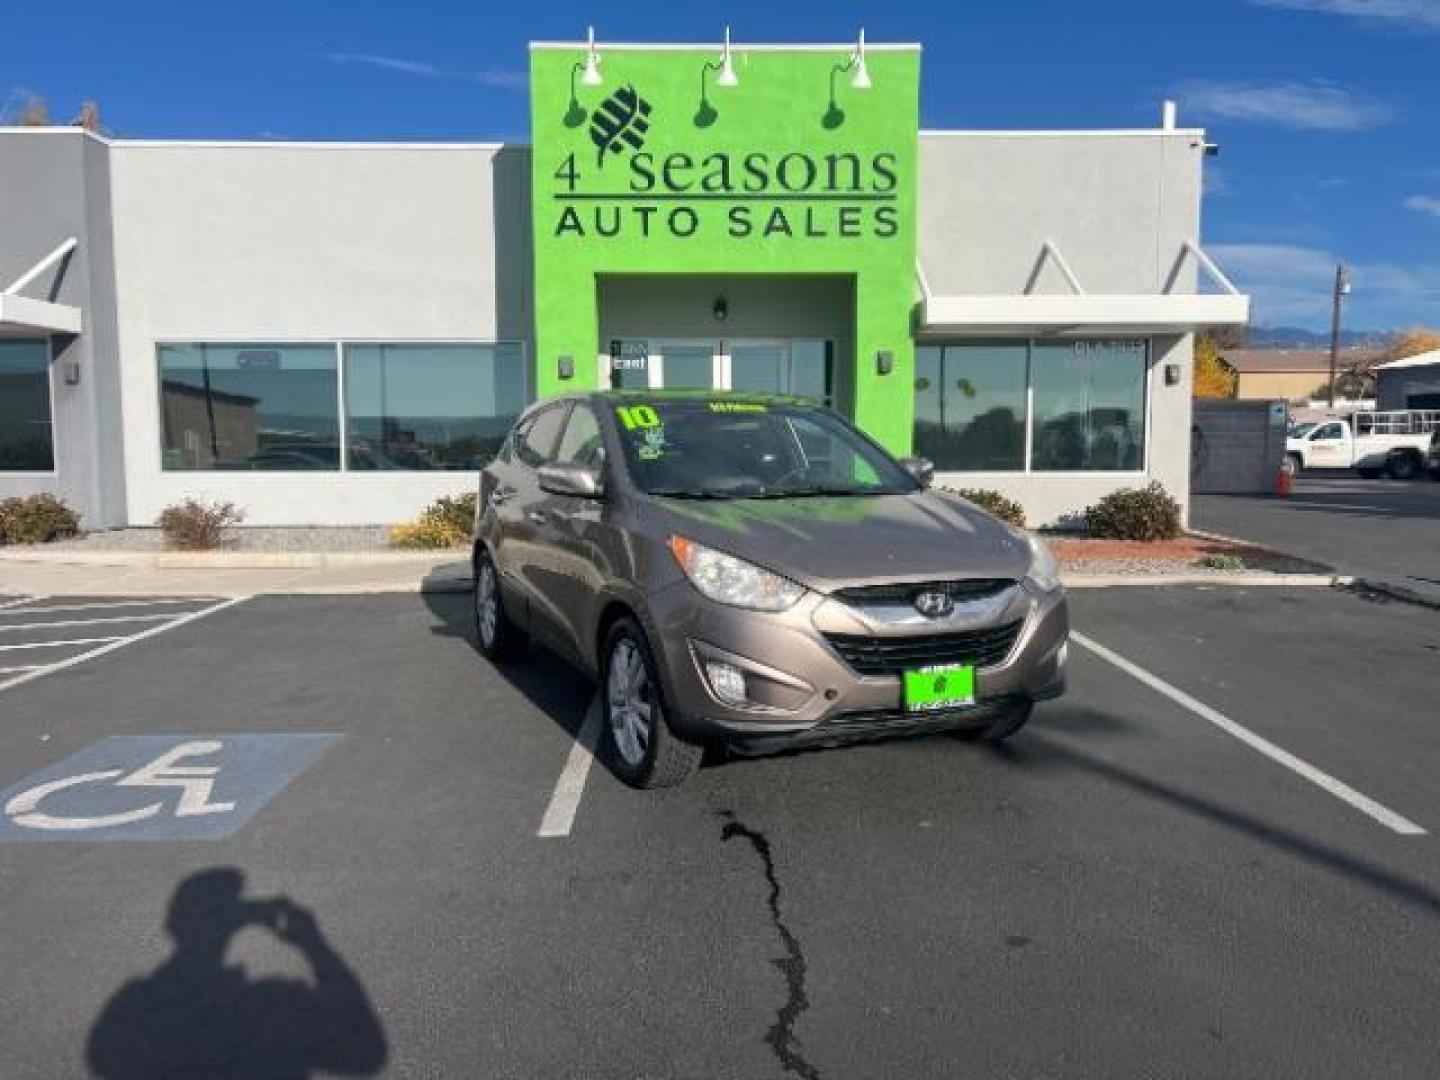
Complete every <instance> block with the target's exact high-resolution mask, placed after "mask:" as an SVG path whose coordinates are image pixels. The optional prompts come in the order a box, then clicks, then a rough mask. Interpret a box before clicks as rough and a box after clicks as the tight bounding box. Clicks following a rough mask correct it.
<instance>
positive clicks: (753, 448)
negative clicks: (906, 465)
mask: <svg viewBox="0 0 1440 1080" xmlns="http://www.w3.org/2000/svg"><path fill="white" fill-rule="evenodd" d="M615 419H616V424H617V427H618V429H619V432H620V442H621V445H622V446H623V447H624V450H625V464H626V465H627V466H628V468H629V470H630V475H631V477H632V478H633V479H634V481H635V483H636V484H637V485H638V486H639V487H640V488H641V490H643V491H645V492H648V493H649V494H651V495H664V496H671V497H674V498H691V499H757V498H760V499H763V498H788V497H799V496H819V495H888V494H897V493H903V492H909V491H915V490H917V489H918V488H919V484H918V483H917V482H916V481H915V479H914V478H913V477H911V475H910V474H909V473H908V472H906V471H905V470H904V469H903V468H901V467H900V465H899V464H898V463H896V461H895V459H894V458H892V457H890V456H889V455H888V454H886V453H885V452H884V451H883V450H880V449H879V448H878V447H876V446H875V445H874V444H873V443H871V442H870V441H869V440H868V439H866V438H865V437H863V436H862V435H860V434H859V433H858V432H856V431H855V430H854V429H853V428H851V427H850V426H849V425H848V424H846V423H844V422H843V421H842V420H840V419H839V418H838V417H836V416H834V415H833V414H831V413H828V412H823V411H821V410H818V409H813V408H806V407H804V406H802V405H787V404H778V403H771V402H757V401H743V400H736V399H731V398H694V399H688V398H687V399H680V400H665V399H656V400H646V399H644V398H636V399H635V400H634V402H633V403H630V402H627V403H625V404H617V405H616V406H615Z"/></svg>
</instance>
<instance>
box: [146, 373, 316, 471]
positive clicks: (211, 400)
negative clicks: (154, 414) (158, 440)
mask: <svg viewBox="0 0 1440 1080" xmlns="http://www.w3.org/2000/svg"><path fill="white" fill-rule="evenodd" d="M159 357H160V410H161V430H162V444H163V462H164V467H165V468H166V469H167V470H192V469H198V470H222V469H240V470H252V469H259V470H277V471H278V470H301V471H315V470H331V469H338V468H339V467H340V445H339V443H340V417H339V412H340V410H339V404H338V402H337V400H336V397H337V395H336V362H335V347H334V346H333V345H208V344H207V345H162V346H160V348H159Z"/></svg>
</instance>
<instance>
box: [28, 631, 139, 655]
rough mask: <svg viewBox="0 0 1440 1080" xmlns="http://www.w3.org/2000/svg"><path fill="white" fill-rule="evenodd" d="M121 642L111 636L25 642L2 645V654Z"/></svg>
mask: <svg viewBox="0 0 1440 1080" xmlns="http://www.w3.org/2000/svg"><path fill="white" fill-rule="evenodd" d="M120 640H121V639H120V638H118V637H115V636H114V635H111V636H110V637H82V638H70V639H69V640H68V641H24V642H21V643H20V644H18V645H0V652H11V651H13V650H15V649H54V648H58V647H59V646H61V645H102V644H104V643H105V642H107V641H120Z"/></svg>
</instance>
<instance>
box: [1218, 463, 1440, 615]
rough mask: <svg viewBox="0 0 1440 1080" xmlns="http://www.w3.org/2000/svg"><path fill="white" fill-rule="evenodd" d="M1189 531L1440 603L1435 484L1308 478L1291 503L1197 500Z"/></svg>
mask: <svg viewBox="0 0 1440 1080" xmlns="http://www.w3.org/2000/svg"><path fill="white" fill-rule="evenodd" d="M1190 518H1191V523H1192V524H1193V525H1194V526H1195V527H1196V528H1200V529H1207V530H1210V531H1212V532H1217V533H1222V534H1224V535H1226V536H1236V537H1240V538H1242V539H1245V540H1253V541H1256V542H1258V543H1261V544H1265V545H1268V546H1270V547H1273V548H1276V549H1278V550H1281V551H1287V552H1290V553H1291V554H1294V555H1300V556H1302V557H1304V558H1306V559H1311V560H1314V561H1315V562H1319V563H1323V564H1325V565H1327V566H1331V567H1334V568H1335V569H1337V570H1339V571H1340V572H1341V573H1344V574H1352V575H1356V576H1359V577H1370V578H1374V579H1378V580H1381V581H1390V582H1394V583H1396V584H1399V585H1401V586H1407V585H1408V586H1410V587H1413V588H1415V589H1417V590H1418V591H1420V592H1421V593H1422V594H1424V595H1432V596H1434V597H1435V598H1436V600H1437V601H1440V484H1437V483H1435V482H1433V481H1431V480H1412V481H1399V480H1364V479H1361V478H1360V477H1358V476H1354V475H1352V474H1350V473H1347V472H1343V471H1340V470H1334V471H1333V474H1331V473H1326V472H1319V471H1317V472H1312V473H1307V474H1305V475H1303V476H1301V477H1300V478H1299V479H1298V480H1297V481H1296V483H1295V491H1294V494H1292V495H1290V496H1289V497H1288V498H1276V497H1275V496H1272V495H1196V496H1194V497H1193V498H1192V501H1191V509H1190Z"/></svg>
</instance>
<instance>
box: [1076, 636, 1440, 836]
mask: <svg viewBox="0 0 1440 1080" xmlns="http://www.w3.org/2000/svg"><path fill="white" fill-rule="evenodd" d="M1070 640H1071V641H1073V642H1075V644H1077V645H1079V646H1081V647H1082V648H1085V649H1088V650H1090V652H1092V653H1094V654H1095V655H1096V656H1098V657H1100V659H1102V660H1105V661H1107V662H1109V663H1111V664H1114V665H1115V666H1116V667H1118V668H1119V669H1120V670H1121V671H1123V672H1125V673H1126V674H1127V675H1133V676H1134V677H1135V678H1137V679H1139V680H1140V681H1141V682H1142V683H1144V684H1145V685H1146V686H1148V687H1150V688H1151V689H1152V690H1155V691H1158V692H1159V693H1161V694H1164V695H1165V696H1166V697H1167V698H1169V699H1170V700H1171V701H1173V702H1175V703H1176V704H1177V705H1180V706H1183V707H1184V708H1186V709H1189V710H1190V711H1191V712H1192V713H1194V714H1195V715H1196V716H1198V717H1200V718H1201V719H1202V720H1207V721H1209V722H1210V723H1212V724H1214V725H1215V726H1216V727H1218V728H1219V729H1220V730H1221V731H1223V732H1225V733H1226V734H1227V735H1231V736H1233V737H1235V738H1237V739H1239V740H1240V741H1241V742H1243V743H1244V744H1245V745H1246V746H1248V747H1250V748H1251V749H1252V750H1255V751H1258V752H1259V753H1261V754H1264V755H1265V756H1266V757H1268V758H1269V759H1270V760H1271V761H1274V762H1276V763H1278V764H1280V765H1283V766H1285V768H1287V769H1289V770H1290V771H1291V772H1294V773H1296V774H1298V775H1299V776H1302V777H1304V778H1305V779H1306V780H1309V781H1310V782H1311V783H1312V784H1314V785H1315V786H1316V787H1318V788H1320V789H1321V790H1322V791H1326V792H1329V793H1330V794H1331V795H1333V796H1335V798H1337V799H1339V800H1340V801H1341V802H1345V803H1348V804H1349V805H1350V806H1352V807H1354V808H1355V809H1356V810H1359V811H1360V812H1361V813H1362V814H1365V815H1368V816H1369V817H1371V818H1374V819H1375V820H1376V821H1378V822H1379V823H1380V824H1381V825H1384V826H1385V827H1386V828H1387V829H1393V830H1394V831H1395V832H1397V833H1400V834H1401V835H1402V836H1424V835H1425V830H1424V829H1422V828H1421V827H1420V826H1419V825H1416V824H1415V823H1414V822H1413V821H1411V820H1410V819H1409V818H1405V817H1401V816H1400V815H1399V814H1397V813H1395V811H1393V810H1391V809H1389V808H1387V807H1384V806H1381V805H1380V804H1379V803H1378V802H1376V801H1375V800H1374V799H1372V798H1370V797H1369V796H1368V795H1362V794H1361V793H1360V792H1358V791H1356V790H1355V789H1354V788H1352V787H1351V786H1350V785H1349V784H1347V783H1345V782H1344V781H1343V780H1337V779H1336V778H1335V777H1333V776H1331V775H1330V774H1329V773H1327V772H1325V771H1324V770H1322V769H1317V768H1316V767H1315V766H1314V765H1311V764H1310V763H1309V762H1308V761H1305V760H1304V759H1302V758H1298V757H1296V756H1295V755H1294V754H1292V753H1290V751H1288V750H1285V749H1283V748H1281V747H1279V746H1276V745H1275V744H1274V743H1272V742H1271V741H1270V740H1269V739H1266V738H1264V737H1262V736H1260V735H1257V734H1255V733H1254V732H1253V731H1251V730H1250V729H1249V728H1247V727H1244V726H1243V725H1241V724H1237V723H1236V722H1235V721H1234V720H1231V719H1230V718H1229V717H1228V716H1226V715H1225V714H1224V713H1221V712H1217V711H1216V710H1215V709H1212V708H1211V707H1210V706H1209V705H1206V704H1205V703H1204V702H1203V701H1197V700H1196V699H1195V698H1193V697H1191V696H1190V695H1189V694H1187V693H1185V691H1184V690H1181V689H1180V688H1179V687H1177V686H1172V685H1171V684H1170V683H1168V682H1166V681H1165V680H1164V679H1162V678H1160V677H1159V676H1158V675H1154V674H1151V673H1150V672H1148V671H1146V670H1145V669H1144V668H1142V667H1141V666H1140V665H1139V664H1136V663H1134V662H1132V661H1130V660H1127V659H1125V657H1123V656H1121V655H1120V654H1119V653H1116V652H1113V651H1111V650H1110V649H1107V648H1106V647H1105V646H1104V645H1101V644H1100V643H1099V642H1098V641H1092V640H1091V639H1090V638H1088V637H1086V636H1085V635H1084V634H1081V633H1077V632H1076V631H1074V630H1072V631H1070Z"/></svg>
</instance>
